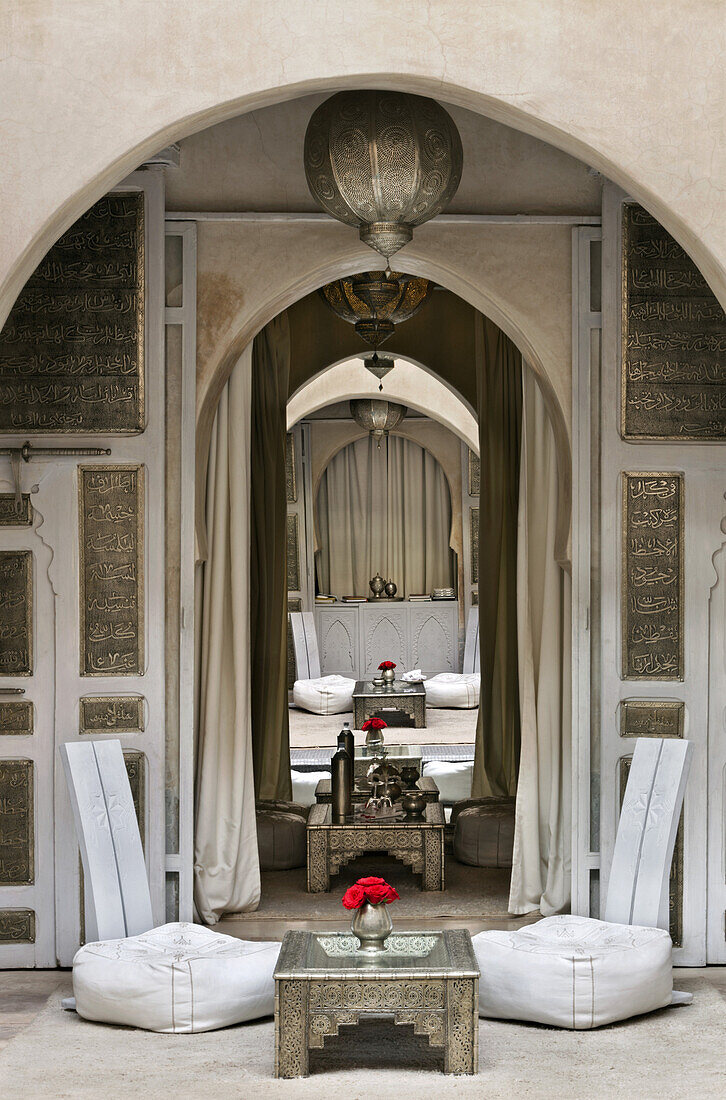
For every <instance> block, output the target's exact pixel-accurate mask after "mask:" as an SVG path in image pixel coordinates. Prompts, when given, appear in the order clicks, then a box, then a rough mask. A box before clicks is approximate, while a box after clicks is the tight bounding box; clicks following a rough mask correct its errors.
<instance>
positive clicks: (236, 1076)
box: [0, 967, 726, 1100]
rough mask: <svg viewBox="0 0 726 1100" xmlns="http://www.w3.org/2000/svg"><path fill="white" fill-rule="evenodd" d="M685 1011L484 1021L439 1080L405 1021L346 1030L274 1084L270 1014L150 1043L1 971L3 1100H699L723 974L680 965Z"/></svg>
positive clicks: (724, 1089)
mask: <svg viewBox="0 0 726 1100" xmlns="http://www.w3.org/2000/svg"><path fill="white" fill-rule="evenodd" d="M676 983H677V987H678V988H679V989H685V990H690V991H692V992H693V994H694V1003H693V1005H691V1006H689V1007H682V1008H670V1009H663V1010H662V1011H660V1012H655V1013H652V1014H651V1015H649V1016H642V1017H639V1018H637V1019H634V1020H630V1021H627V1022H624V1023H621V1024H616V1025H614V1026H612V1027H606V1028H601V1029H599V1030H597V1031H576V1032H571V1031H558V1030H554V1029H551V1028H545V1027H540V1026H537V1025H532V1024H517V1023H510V1022H507V1021H498V1020H480V1025H479V1074H478V1076H477V1077H476V1078H466V1077H454V1078H447V1077H444V1076H443V1075H442V1074H441V1073H440V1072H439V1057H438V1055H437V1053H436V1052H434V1051H433V1050H431V1049H430V1048H428V1046H427V1045H426V1041H425V1040H424V1039H421V1038H419V1037H416V1036H414V1035H413V1034H412V1033H410V1029H409V1028H406V1027H398V1028H394V1027H393V1025H391V1024H389V1023H387V1022H385V1021H380V1022H379V1021H372V1022H370V1023H366V1024H360V1025H359V1026H358V1027H355V1028H350V1029H347V1028H346V1029H343V1032H341V1035H340V1036H339V1037H338V1038H337V1039H334V1040H328V1041H327V1042H326V1046H325V1049H324V1050H323V1051H322V1052H320V1053H319V1054H318V1055H316V1056H315V1059H314V1061H313V1062H312V1064H311V1076H310V1077H309V1078H307V1079H305V1080H296V1081H285V1082H281V1081H276V1080H275V1079H274V1077H273V1075H272V1073H273V1050H274V1027H273V1023H272V1020H271V1019H269V1018H268V1019H265V1020H260V1021H256V1022H254V1023H250V1024H243V1025H241V1026H239V1027H231V1028H227V1029H225V1030H224V1031H215V1032H208V1033H206V1034H202V1035H155V1034H153V1033H150V1032H143V1031H136V1030H133V1029H130V1028H120V1027H111V1026H107V1025H102V1024H92V1023H89V1022H87V1021H84V1020H81V1019H79V1017H78V1016H76V1015H75V1014H74V1013H67V1012H63V1010H62V1009H61V1004H60V1001H61V997H63V996H66V995H68V994H69V993H70V990H71V978H70V974H69V973H68V972H67V971H65V972H64V971H4V972H0V1033H2V1034H3V1036H4V1038H3V1040H2V1042H1V1043H0V1095H2V1096H3V1097H6V1096H7V1097H8V1098H10V1097H12V1098H18V1100H20V1098H22V1100H36V1098H38V1100H39V1098H46V1097H52V1098H53V1100H76V1098H80V1100H116V1098H121V1100H123V1098H125V1097H130V1098H133V1100H138V1098H139V1097H143V1098H144V1100H155V1098H164V1100H169V1098H170V1097H173V1098H174V1100H200V1098H203V1100H228V1098H229V1100H232V1098H235V1100H236V1098H239V1097H244V1098H245V1100H251V1098H256V1097H272V1098H279V1097H285V1098H287V1097H290V1098H294V1100H297V1098H298V1097H301V1098H302V1097H309V1098H312V1097H315V1098H319V1097H320V1096H321V1095H324V1096H325V1098H326V1100H342V1098H345V1100H367V1098H368V1097H371V1096H373V1097H375V1098H376V1100H392V1098H394V1097H395V1098H396V1100H398V1098H400V1097H402V1096H405V1097H432V1098H433V1097H435V1098H436V1100H449V1098H456V1100H459V1098H462V1097H472V1098H473V1097H477V1098H481V1097H487V1100H500V1098H501V1100H505V1098H506V1100H511V1098H513V1097H514V1098H516V1100H520V1098H523V1100H526V1098H536V1100H585V1098H586V1100H620V1098H628V1100H676V1098H678V1100H681V1098H682V1097H688V1098H689V1100H706V1098H710V1097H723V1096H724V1095H726V1061H725V1059H724V1035H725V1034H726V968H723V967H720V968H716V967H712V968H708V969H689V970H680V971H676Z"/></svg>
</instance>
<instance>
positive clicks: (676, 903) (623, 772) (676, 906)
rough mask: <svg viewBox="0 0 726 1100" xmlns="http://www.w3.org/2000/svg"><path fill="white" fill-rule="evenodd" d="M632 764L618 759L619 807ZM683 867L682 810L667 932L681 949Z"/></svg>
mask: <svg viewBox="0 0 726 1100" xmlns="http://www.w3.org/2000/svg"><path fill="white" fill-rule="evenodd" d="M632 763H633V758H632V756H621V757H620V805H621V806H622V804H623V799H624V798H625V788H626V786H627V784H628V776H629V774H630V765H631V764H632ZM683 867H684V850H683V810H681V816H680V820H679V822H678V832H677V833H676V846H675V848H674V849H673V862H672V864H671V875H670V885H669V900H668V911H669V931H670V936H671V939H672V940H673V946H674V947H681V946H682V944H683Z"/></svg>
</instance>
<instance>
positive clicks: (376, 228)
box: [304, 91, 463, 262]
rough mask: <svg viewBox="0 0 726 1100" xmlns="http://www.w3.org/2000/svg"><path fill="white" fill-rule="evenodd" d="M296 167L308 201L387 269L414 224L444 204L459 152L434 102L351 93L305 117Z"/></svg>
mask: <svg viewBox="0 0 726 1100" xmlns="http://www.w3.org/2000/svg"><path fill="white" fill-rule="evenodd" d="M304 161H305V175H306V176H307V181H308V187H309V188H310V193H311V194H312V196H313V198H314V199H315V201H316V202H317V203H318V204H319V205H320V206H322V207H323V209H324V210H327V212H328V213H329V214H331V215H332V216H333V217H334V218H336V219H337V220H338V221H341V222H344V223H345V224H346V225H352V226H355V227H356V228H357V229H358V230H359V233H360V239H361V240H362V241H363V242H364V244H367V245H369V246H370V247H371V248H374V249H375V250H376V252H380V254H381V255H382V256H385V258H386V260H387V261H389V262H390V257H391V256H393V255H394V253H396V252H398V250H399V248H402V247H403V245H405V244H408V242H409V241H410V240H411V238H412V236H413V230H414V228H415V227H416V226H417V225H422V224H423V223H424V222H426V221H429V219H430V218H433V217H435V216H436V215H437V214H439V213H440V212H441V211H442V210H444V209H445V208H446V207H447V206H448V204H449V203H450V202H451V199H452V198H453V197H454V195H455V194H456V190H457V188H458V186H459V181H460V179H461V170H462V165H463V153H462V148H461V138H460V137H459V131H458V130H457V128H456V125H455V124H454V121H453V119H452V118H451V116H450V115H449V114H448V112H447V111H445V110H444V108H443V107H441V106H440V105H439V104H438V103H436V101H435V100H433V99H426V98H425V97H423V96H417V95H409V94H408V93H405V92H376V91H358V92H356V91H353V92H338V93H337V94H336V95H334V96H331V97H330V99H326V100H325V102H324V103H322V104H321V105H320V106H319V107H318V109H317V110H316V111H315V112H314V113H313V116H312V118H311V119H310V122H309V123H308V128H307V131H306V133H305V151H304Z"/></svg>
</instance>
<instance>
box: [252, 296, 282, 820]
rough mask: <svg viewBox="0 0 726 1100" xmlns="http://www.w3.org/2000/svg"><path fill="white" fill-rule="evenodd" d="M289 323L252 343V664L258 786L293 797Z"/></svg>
mask: <svg viewBox="0 0 726 1100" xmlns="http://www.w3.org/2000/svg"><path fill="white" fill-rule="evenodd" d="M289 376H290V327H289V323H288V319H287V314H286V313H281V314H279V315H278V316H277V317H275V318H274V319H273V320H272V321H270V323H269V324H268V325H266V326H265V328H264V329H263V330H262V332H260V333H259V334H258V335H257V336H256V337H255V340H254V344H253V347H252V418H251V422H252V431H251V452H250V471H251V479H252V486H251V520H252V522H251V529H250V533H249V539H250V585H251V627H252V637H251V646H250V668H251V677H252V681H251V682H252V749H253V759H254V774H255V791H256V793H257V797H258V798H260V799H287V800H289V799H291V798H292V780H291V777H290V731H289V720H288V697H287V568H286V556H287V503H286V492H285V450H286V437H287V418H286V409H287V396H288V395H287V389H288V380H289Z"/></svg>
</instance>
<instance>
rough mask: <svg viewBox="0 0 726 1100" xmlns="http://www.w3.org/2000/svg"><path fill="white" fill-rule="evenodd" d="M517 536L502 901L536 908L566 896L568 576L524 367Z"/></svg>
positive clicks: (547, 440)
mask: <svg viewBox="0 0 726 1100" xmlns="http://www.w3.org/2000/svg"><path fill="white" fill-rule="evenodd" d="M523 392H524V402H523V404H524V409H523V421H522V456H521V473H520V489H519V521H518V542H517V636H518V649H519V696H520V714H521V741H522V745H521V754H520V764H519V781H518V786H517V802H516V812H515V833H514V858H513V867H512V878H511V885H510V897H509V910H510V912H512V913H529V912H532V911H533V910H535V909H539V910H540V911H541V913H542V914H543V916H550V915H551V914H553V913H559V912H562V911H563V910H565V909H567V908H568V907H569V900H570V818H571V805H570V780H569V776H570V745H571V717H570V700H571V692H570V686H571V685H570V676H571V635H570V579H569V577H568V576H567V574H566V573H565V572H564V571H563V570H562V569H561V568H560V566H559V565H558V564H557V562H556V561H555V528H556V524H557V456H556V451H555V439H554V434H553V432H552V427H551V425H550V422H549V418H548V416H547V410H546V408H545V403H544V400H543V398H542V394H541V391H540V389H539V386H538V385H537V382H536V380H535V378H534V376H533V374H532V372H531V371H530V370H526V371H525V372H524V378H523Z"/></svg>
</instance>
